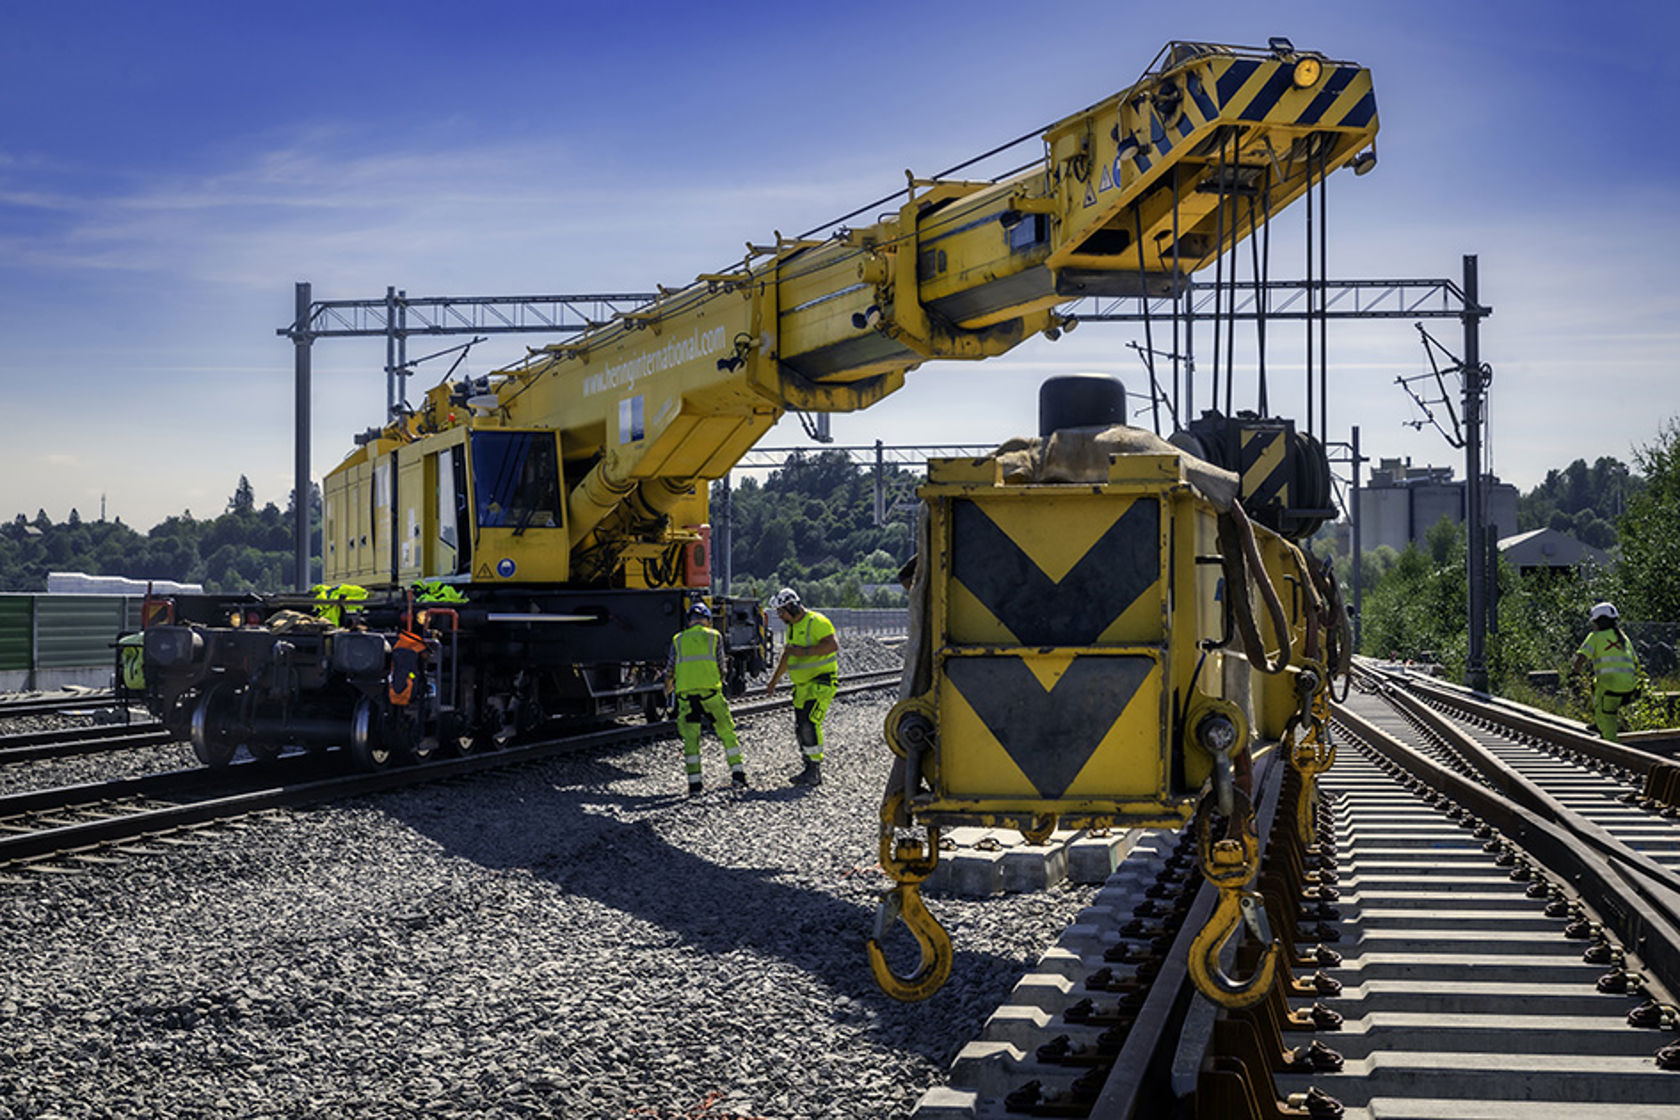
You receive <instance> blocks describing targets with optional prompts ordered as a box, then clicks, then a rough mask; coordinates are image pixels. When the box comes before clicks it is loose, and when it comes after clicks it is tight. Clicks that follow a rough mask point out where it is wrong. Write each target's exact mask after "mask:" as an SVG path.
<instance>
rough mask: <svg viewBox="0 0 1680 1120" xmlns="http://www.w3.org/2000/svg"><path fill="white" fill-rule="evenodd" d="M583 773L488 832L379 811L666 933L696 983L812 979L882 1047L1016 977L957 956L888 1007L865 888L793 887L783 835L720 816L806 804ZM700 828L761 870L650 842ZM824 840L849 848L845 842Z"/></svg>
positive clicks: (458, 849) (523, 799) (1010, 969)
mask: <svg viewBox="0 0 1680 1120" xmlns="http://www.w3.org/2000/svg"><path fill="white" fill-rule="evenodd" d="M589 770H590V773H589V775H588V777H587V778H586V779H584V780H585V781H586V782H587V784H588V786H589V787H590V788H571V787H560V788H556V787H554V786H552V785H538V784H536V783H530V784H522V788H521V791H520V795H519V796H517V797H510V798H508V799H506V800H503V801H500V802H498V809H497V815H496V816H495V817H494V818H493V819H480V818H475V817H472V816H470V815H467V814H463V813H459V812H451V811H448V810H445V809H441V808H438V807H437V806H436V805H435V804H429V805H425V806H421V805H415V804H411V803H410V804H404V803H402V801H403V799H401V798H392V799H390V800H387V801H385V802H384V803H383V804H382V805H381V808H382V809H383V810H384V811H386V812H389V813H391V814H392V815H393V816H395V817H396V818H398V819H400V820H402V821H404V823H405V824H407V825H408V826H409V827H411V828H414V829H415V830H416V831H418V832H420V833H422V834H424V835H426V836H428V837H430V838H432V839H433V840H435V841H436V842H437V843H438V844H440V845H442V846H443V848H444V849H445V850H446V851H447V852H448V853H450V854H452V855H455V856H459V857H462V858H465V859H469V860H472V861H473V862H475V863H477V864H480V865H481V866H484V867H488V868H495V869H512V868H523V869H528V870H529V871H530V872H531V873H532V875H534V876H535V877H537V878H538V879H541V880H544V881H547V882H550V883H552V884H554V885H555V886H556V887H557V888H558V889H559V890H561V891H563V892H565V893H566V894H568V895H576V896H581V897H586V898H590V899H593V900H595V901H596V902H598V903H600V904H602V905H604V906H608V907H611V908H613V909H615V910H620V911H623V912H624V913H626V914H630V915H632V916H634V917H636V918H638V919H641V920H642V921H644V922H647V923H649V924H651V925H654V926H657V927H659V928H661V929H663V930H666V931H668V932H669V933H670V934H671V935H672V936H673V937H674V938H677V939H680V940H681V942H682V943H683V944H684V945H686V946H688V947H689V948H690V949H691V950H692V952H693V953H694V954H695V965H696V970H697V972H701V971H704V968H705V966H704V961H703V957H704V956H705V955H713V956H719V957H722V956H726V955H728V954H731V953H734V952H736V951H738V950H741V949H746V950H750V951H751V952H753V953H755V954H759V955H762V956H765V957H774V958H778V959H780V960H782V961H785V962H786V963H787V964H788V965H790V966H792V967H794V968H797V969H800V970H802V971H805V972H806V973H808V974H809V975H811V976H813V977H814V978H816V979H817V980H819V981H820V982H821V983H823V984H824V985H826V986H827V987H828V988H829V989H830V990H831V991H832V992H833V993H834V994H835V996H836V997H837V999H838V997H847V998H848V999H850V1000H854V1001H857V1002H858V1003H860V1004H863V1005H866V1006H869V1007H872V1008H874V1009H876V1011H878V1012H880V1013H882V1015H881V1019H880V1020H879V1022H878V1026H880V1027H881V1028H882V1029H886V1030H891V1031H893V1033H895V1034H898V1033H901V1032H903V1029H904V1028H905V1026H906V1025H908V1024H913V1023H915V1022H917V1021H919V1020H921V1019H922V1017H923V1016H926V1015H929V1014H934V1015H937V1014H940V1013H941V1011H942V1010H943V1011H947V1012H948V1011H950V1010H952V1009H953V1007H952V1006H951V1005H952V1004H955V1003H956V1002H960V1001H962V1000H965V999H969V998H972V997H973V995H974V994H975V993H974V992H973V991H972V989H975V988H987V987H993V986H994V985H995V986H997V987H996V988H995V990H994V992H993V994H991V995H987V996H983V997H982V998H983V999H985V1000H988V1001H989V1002H988V1003H987V1005H986V1010H987V1011H989V1010H990V1008H991V1007H993V1006H995V1005H996V1004H997V1002H998V1000H999V999H1000V998H1001V996H1002V994H1003V993H1004V992H1007V990H1008V988H1009V986H1010V985H1012V984H1013V983H1014V981H1015V980H1016V979H1017V978H1019V976H1020V974H1021V971H1022V965H1021V961H1020V960H1019V959H1016V958H1009V957H1004V956H999V955H997V954H993V953H985V952H975V951H972V950H959V951H958V952H957V954H956V962H955V967H954V968H953V970H952V981H951V982H950V983H948V984H947V985H946V987H945V988H944V989H943V990H942V991H941V992H940V993H939V994H937V995H935V996H934V997H933V999H932V1000H930V1001H929V1002H927V1003H924V1004H913V1005H911V1004H901V1003H898V1002H896V1001H894V1000H892V999H891V998H890V997H888V996H886V995H885V994H884V993H882V992H881V990H880V989H879V988H878V987H877V986H876V985H875V982H874V979H873V977H872V975H871V973H870V970H869V961H868V957H867V955H866V953H865V949H864V942H865V939H866V938H868V937H869V936H870V934H871V932H872V930H873V927H874V919H875V902H874V899H875V896H876V893H877V891H876V890H875V889H874V887H873V885H872V887H871V889H870V891H869V895H868V901H867V902H861V903H860V902H854V901H850V900H847V899H844V898H839V897H835V896H834V895H833V894H830V893H828V892H826V891H824V890H821V889H815V888H812V887H809V886H804V885H801V884H799V883H797V882H792V881H790V880H792V879H794V878H795V877H797V876H798V875H799V874H800V864H801V863H802V859H801V853H800V851H799V850H798V849H795V848H789V847H785V846H784V845H783V844H782V843H781V841H782V840H783V839H784V837H782V836H780V835H778V833H779V832H780V831H781V830H782V826H781V825H780V824H779V823H769V822H766V820H765V818H764V817H763V816H762V815H758V814H750V813H749V812H748V811H746V810H748V806H745V805H742V806H739V807H740V808H741V809H742V810H743V812H741V813H726V812H722V811H721V810H725V809H727V808H729V807H730V805H731V803H739V802H749V803H750V802H766V803H772V804H774V803H792V802H798V801H800V800H802V799H804V798H806V797H808V796H810V795H811V793H812V791H810V790H806V789H799V788H790V787H783V788H776V789H748V790H744V791H735V790H729V789H719V788H716V787H713V788H709V789H708V790H707V791H706V792H704V793H702V794H700V795H699V796H697V797H689V796H688V795H687V794H685V793H673V794H656V795H634V794H624V793H621V792H614V791H609V790H606V789H603V788H601V787H602V786H604V785H605V784H606V783H608V782H612V781H615V780H617V779H619V778H628V779H634V778H637V777H639V775H636V774H633V773H631V772H629V771H625V770H622V769H619V768H617V767H615V766H612V765H610V764H607V763H602V762H597V763H594V764H591V765H590V767H589ZM778 811H779V810H772V813H773V814H774V813H775V812H778ZM685 816H686V818H687V819H685ZM695 816H698V817H699V818H701V819H699V820H695V819H694V817H695ZM749 816H751V820H750V821H749V820H747V819H745V818H747V817H749ZM712 821H715V822H716V829H717V831H718V832H721V831H723V830H728V831H730V832H734V833H736V834H737V836H738V839H739V843H738V844H736V846H735V858H738V859H739V858H746V859H753V858H754V855H753V853H757V857H756V858H757V859H759V860H761V861H762V863H761V865H760V866H754V867H739V866H736V867H728V866H720V865H719V864H717V863H713V862H711V861H710V860H708V859H705V858H702V857H701V856H699V855H696V854H695V853H694V852H692V851H689V850H686V849H685V848H683V847H681V846H680V845H679V844H678V843H673V842H672V841H671V840H670V839H667V837H666V836H665V835H662V834H661V831H662V830H663V831H665V832H667V833H670V834H672V835H679V834H681V833H682V832H684V831H693V830H695V829H705V828H711V827H712V825H711V823H709V822H712ZM789 827H794V828H796V827H797V826H789ZM809 831H810V830H807V832H809ZM871 831H872V826H871ZM719 839H720V838H719V837H718V836H717V835H716V834H715V833H714V835H713V837H712V838H711V839H710V841H709V843H711V844H712V845H713V846H715V845H716V844H717V843H718V842H719ZM833 839H835V840H837V841H839V842H843V843H846V844H848V845H851V846H859V842H858V836H857V835H853V836H849V837H845V838H833ZM724 842H725V843H727V839H725V840H724ZM811 843H814V841H808V842H807V849H806V850H807V851H808V850H809V845H810V844H811ZM860 850H864V849H863V848H862V847H860ZM868 850H870V851H871V852H872V847H870V848H868ZM779 854H780V855H784V856H785V860H779V859H778V855H779ZM837 877H843V875H842V876H837ZM872 884H879V886H880V887H882V888H884V887H885V885H886V884H887V880H885V879H884V878H879V877H878V876H877V878H875V879H874V880H873V881H872ZM886 951H887V954H888V958H889V960H891V961H893V963H894V967H895V968H899V969H903V970H906V971H908V970H910V969H912V968H913V967H914V965H915V962H916V953H917V950H916V947H915V944H914V942H913V941H912V940H911V938H910V935H909V933H908V932H907V931H906V930H905V929H904V927H903V926H902V925H897V926H896V927H895V932H894V933H893V935H892V936H890V937H889V938H888V940H887V944H886ZM942 1004H946V1005H947V1006H945V1007H943V1008H942V1007H941V1005H942ZM981 1014H982V1015H984V1014H985V1011H982V1012H981ZM894 1028H897V1029H896V1030H895V1029H894ZM866 1029H867V1027H866ZM909 1033H910V1034H911V1035H912V1037H911V1038H909V1039H906V1038H902V1037H901V1038H898V1039H897V1040H896V1042H897V1044H898V1045H900V1046H903V1047H904V1048H906V1049H913V1050H917V1051H919V1052H922V1053H924V1054H926V1055H927V1056H929V1057H930V1058H932V1059H934V1060H936V1061H946V1060H949V1058H950V1056H951V1055H950V1054H949V1053H945V1052H943V1050H942V1049H941V1047H940V1046H939V1045H938V1044H937V1043H933V1042H931V1040H930V1041H929V1044H928V1045H926V1046H922V1045H919V1042H920V1040H919V1039H916V1038H914V1032H913V1031H911V1032H909ZM906 1042H909V1043H910V1045H908V1046H906V1045H905V1043H906Z"/></svg>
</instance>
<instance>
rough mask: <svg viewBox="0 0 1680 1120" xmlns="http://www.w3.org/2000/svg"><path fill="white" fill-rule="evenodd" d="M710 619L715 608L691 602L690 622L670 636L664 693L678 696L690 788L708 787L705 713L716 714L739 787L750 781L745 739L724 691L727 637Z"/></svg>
mask: <svg viewBox="0 0 1680 1120" xmlns="http://www.w3.org/2000/svg"><path fill="white" fill-rule="evenodd" d="M711 621H712V611H711V608H710V607H708V606H706V604H704V603H695V604H694V605H693V606H691V607H689V608H688V618H687V623H688V624H687V625H686V626H685V627H684V628H683V629H682V630H680V631H678V632H677V635H676V637H674V638H672V639H671V655H670V657H669V658H668V659H667V660H666V662H665V695H666V696H668V697H670V696H674V697H675V699H676V706H677V734H679V735H681V736H682V741H683V761H684V762H685V763H686V764H687V769H688V792H689V793H699V792H700V790H701V789H702V788H704V783H703V782H702V781H701V780H700V726H701V720H702V717H703V716H711V717H712V729H713V730H714V731H716V732H717V737H718V738H719V739H722V740H723V757H724V759H725V760H726V761H728V763H729V780H730V781H731V782H733V783H734V784H735V785H737V786H745V785H746V784H747V771H746V767H745V766H743V765H742V763H741V741H740V740H739V739H737V738H736V737H735V719H734V717H733V716H731V715H730V714H729V702H728V701H727V700H726V699H724V695H723V672H724V670H723V636H722V635H721V634H719V633H718V632H717V631H716V630H713V629H712V628H711V625H710V623H711Z"/></svg>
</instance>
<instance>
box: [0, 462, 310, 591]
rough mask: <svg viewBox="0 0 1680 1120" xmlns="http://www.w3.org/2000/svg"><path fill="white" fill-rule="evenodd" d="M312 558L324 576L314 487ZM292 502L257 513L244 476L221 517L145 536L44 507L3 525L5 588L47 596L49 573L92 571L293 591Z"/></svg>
mask: <svg viewBox="0 0 1680 1120" xmlns="http://www.w3.org/2000/svg"><path fill="white" fill-rule="evenodd" d="M310 499H311V501H310V515H311V516H310V523H311V525H312V526H313V532H312V537H311V553H312V554H313V555H314V556H315V557H316V559H315V560H314V561H313V566H314V572H315V578H319V572H320V564H321V562H320V559H319V556H320V552H321V494H320V490H319V489H318V488H315V487H311V494H310ZM291 507H292V503H291V501H290V500H288V501H287V502H286V508H285V509H284V510H282V509H280V508H279V507H277V506H276V505H275V504H274V503H273V502H269V503H267V504H266V505H264V506H263V507H262V508H260V509H259V508H257V504H256V496H255V494H254V492H253V490H252V487H251V483H250V480H249V479H247V478H246V477H245V476H244V475H241V476H240V477H239V482H238V485H237V486H235V488H234V492H233V495H232V496H231V497H230V498H229V499H228V501H227V506H226V508H225V509H224V510H223V512H222V513H220V514H218V515H217V516H215V517H211V518H195V517H194V516H193V515H192V512H191V511H190V510H189V511H187V512H184V513H182V514H180V515H179V516H175V517H168V518H165V519H164V520H163V521H161V522H159V523H158V524H157V525H154V526H153V527H152V528H151V529H150V530H149V531H148V532H145V533H141V532H139V531H137V530H135V529H133V528H130V527H129V526H128V525H125V524H123V521H122V518H120V517H118V518H115V519H113V520H111V521H103V520H100V521H85V520H83V519H82V516H81V514H80V513H79V512H78V511H76V510H75V509H72V510H71V511H70V515H69V517H67V518H66V519H65V520H64V521H63V522H62V523H59V524H54V522H53V520H52V519H51V518H50V517H48V516H47V514H46V511H45V510H37V511H36V513H35V517H34V519H33V520H30V519H29V518H27V517H25V516H24V515H23V514H21V513H20V514H18V515H17V516H16V517H14V518H13V519H12V520H11V521H8V522H5V523H4V524H0V590H4V591H45V590H46V589H47V573H48V572H85V573H87V574H89V575H99V576H127V577H128V578H130V579H147V580H174V581H176V582H178V583H200V584H203V585H204V589H205V590H206V591H214V592H243V591H278V590H282V589H285V588H290V587H291V585H292V572H293V565H294V563H295V556H294V548H293V540H292V534H293V520H292V509H291Z"/></svg>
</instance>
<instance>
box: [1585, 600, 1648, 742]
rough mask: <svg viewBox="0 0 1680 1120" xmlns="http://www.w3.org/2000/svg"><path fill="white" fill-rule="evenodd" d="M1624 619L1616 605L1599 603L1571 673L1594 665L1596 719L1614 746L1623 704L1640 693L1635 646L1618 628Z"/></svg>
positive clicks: (1593, 707)
mask: <svg viewBox="0 0 1680 1120" xmlns="http://www.w3.org/2000/svg"><path fill="white" fill-rule="evenodd" d="M1619 617H1620V615H1619V614H1618V612H1617V610H1616V607H1615V604H1613V603H1599V604H1598V605H1597V606H1595V607H1593V609H1592V612H1591V613H1590V614H1589V615H1588V616H1587V619H1588V621H1590V622H1591V623H1592V627H1593V628H1592V630H1591V631H1589V632H1588V634H1587V637H1586V640H1584V641H1583V642H1582V643H1581V648H1580V649H1577V650H1576V651H1575V660H1574V661H1573V662H1572V663H1571V664H1570V666H1569V669H1570V672H1573V673H1578V672H1580V671H1581V669H1582V668H1583V667H1584V666H1587V665H1591V666H1592V673H1593V694H1592V718H1593V724H1594V726H1596V727H1597V728H1598V733H1599V734H1600V735H1601V736H1603V737H1604V738H1606V739H1608V740H1610V742H1612V743H1614V742H1615V741H1616V732H1617V730H1618V729H1619V724H1620V719H1619V716H1618V713H1619V712H1620V711H1621V709H1622V705H1623V704H1625V703H1627V701H1629V700H1630V699H1632V698H1633V696H1634V695H1635V693H1636V692H1637V691H1638V683H1639V682H1638V676H1639V663H1638V661H1636V660H1635V659H1634V656H1633V643H1632V642H1630V641H1628V637H1627V635H1626V634H1624V633H1622V628H1621V627H1620V626H1619V625H1617V619H1618V618H1619Z"/></svg>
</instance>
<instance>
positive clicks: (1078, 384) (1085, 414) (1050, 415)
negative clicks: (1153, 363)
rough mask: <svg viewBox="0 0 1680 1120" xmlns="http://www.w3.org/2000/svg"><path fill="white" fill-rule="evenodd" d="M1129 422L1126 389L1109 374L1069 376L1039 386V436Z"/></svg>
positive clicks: (1056, 378) (1070, 374) (1073, 374)
mask: <svg viewBox="0 0 1680 1120" xmlns="http://www.w3.org/2000/svg"><path fill="white" fill-rule="evenodd" d="M1125 422H1126V387H1125V386H1124V385H1122V384H1120V379H1119V378H1117V377H1110V376H1108V375H1107V374H1105V373H1069V374H1064V375H1062V376H1060V377H1052V378H1048V379H1047V380H1046V381H1045V382H1044V384H1042V385H1040V386H1039V387H1038V434H1039V436H1040V437H1041V438H1044V439H1048V438H1049V437H1050V433H1052V432H1056V431H1060V430H1061V429H1063V428H1107V427H1110V426H1112V425H1114V424H1124V423H1125Z"/></svg>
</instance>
